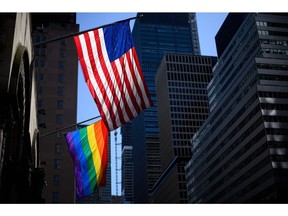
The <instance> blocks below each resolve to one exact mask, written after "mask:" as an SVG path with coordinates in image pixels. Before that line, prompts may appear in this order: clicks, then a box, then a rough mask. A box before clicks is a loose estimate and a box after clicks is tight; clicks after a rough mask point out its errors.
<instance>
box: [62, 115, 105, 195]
mask: <svg viewBox="0 0 288 216" xmlns="http://www.w3.org/2000/svg"><path fill="white" fill-rule="evenodd" d="M65 137H66V141H67V144H68V149H69V153H70V155H71V157H72V160H73V163H74V167H75V169H74V172H75V178H76V193H77V197H78V198H81V197H84V196H88V195H90V194H92V193H93V192H95V189H96V187H97V186H105V184H106V168H107V164H108V130H107V128H106V126H105V124H104V122H103V121H102V120H100V121H98V122H96V123H94V124H92V125H89V126H87V127H85V128H81V129H79V130H76V131H72V132H69V133H67V134H66V136H65Z"/></svg>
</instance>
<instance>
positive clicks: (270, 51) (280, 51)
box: [262, 48, 288, 55]
mask: <svg viewBox="0 0 288 216" xmlns="http://www.w3.org/2000/svg"><path fill="white" fill-rule="evenodd" d="M262 52H263V53H265V54H277V55H288V50H283V49H269V48H262Z"/></svg>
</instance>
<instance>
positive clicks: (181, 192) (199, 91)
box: [152, 54, 217, 203]
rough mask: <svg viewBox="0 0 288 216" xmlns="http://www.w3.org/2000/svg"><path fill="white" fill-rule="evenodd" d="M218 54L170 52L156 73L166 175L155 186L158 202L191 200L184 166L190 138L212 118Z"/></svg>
mask: <svg viewBox="0 0 288 216" xmlns="http://www.w3.org/2000/svg"><path fill="white" fill-rule="evenodd" d="M216 61H217V58H216V57H210V56H194V55H193V56H192V55H181V54H166V55H165V56H164V57H163V60H162V62H161V65H160V67H159V69H158V72H157V75H156V95H157V111H158V112H157V113H158V125H159V138H160V157H161V165H162V175H161V177H160V178H159V179H158V181H157V182H156V184H155V185H154V186H153V190H152V191H153V196H152V200H153V202H155V203H187V202H188V199H187V189H186V178H185V171H184V166H185V165H186V163H187V162H188V161H189V160H190V159H191V156H192V154H191V143H190V139H191V138H192V136H193V135H194V133H195V132H196V131H197V130H198V129H199V127H200V126H201V125H202V123H203V122H204V120H205V119H206V118H207V117H208V113H209V106H208V95H207V85H208V83H209V82H210V80H211V78H212V67H213V66H214V65H215V63H216Z"/></svg>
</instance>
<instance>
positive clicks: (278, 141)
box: [185, 13, 288, 203]
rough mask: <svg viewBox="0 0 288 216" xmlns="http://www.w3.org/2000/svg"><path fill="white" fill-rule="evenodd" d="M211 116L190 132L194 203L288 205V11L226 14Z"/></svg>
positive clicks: (211, 92) (190, 182)
mask: <svg viewBox="0 0 288 216" xmlns="http://www.w3.org/2000/svg"><path fill="white" fill-rule="evenodd" d="M216 45H217V51H218V54H219V60H218V63H217V65H216V66H215V67H214V70H213V79H212V81H211V82H210V84H209V85H208V99H209V106H210V111H211V113H210V115H209V117H208V119H207V120H206V121H205V123H204V124H203V126H202V127H201V128H200V129H199V130H198V131H197V133H196V134H195V135H194V137H193V138H192V140H191V142H192V159H191V160H190V162H189V163H188V164H187V165H186V167H185V170H186V178H187V188H188V198H189V202H190V203H287V202H288V198H287V194H288V184H287V183H288V146H287V142H288V112H287V109H288V107H287V104H288V46H287V45H288V14H281V13H276V14H268V13H267V14H264V13H258V14H255V13H253V14H234V13H232V14H229V15H228V16H227V18H226V20H225V22H224V23H223V25H222V27H221V28H220V30H219V32H218V34H217V35H216Z"/></svg>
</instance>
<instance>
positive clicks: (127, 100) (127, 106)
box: [112, 57, 134, 122]
mask: <svg viewBox="0 0 288 216" xmlns="http://www.w3.org/2000/svg"><path fill="white" fill-rule="evenodd" d="M123 61H124V58H123V57H121V58H119V59H117V60H116V61H114V62H112V65H113V66H114V68H115V69H114V71H116V73H117V74H119V77H120V79H121V85H122V87H121V92H122V94H121V99H122V101H123V107H121V108H122V109H123V110H125V111H126V113H127V118H128V119H125V121H126V122H128V121H129V120H130V119H132V118H133V117H134V115H133V113H132V112H133V111H134V109H133V107H132V105H131V103H132V102H131V97H130V95H129V92H128V89H127V85H126V79H127V75H126V73H124V71H123V70H122V66H121V65H123Z"/></svg>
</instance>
